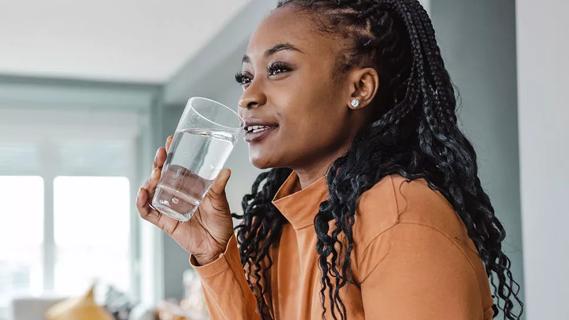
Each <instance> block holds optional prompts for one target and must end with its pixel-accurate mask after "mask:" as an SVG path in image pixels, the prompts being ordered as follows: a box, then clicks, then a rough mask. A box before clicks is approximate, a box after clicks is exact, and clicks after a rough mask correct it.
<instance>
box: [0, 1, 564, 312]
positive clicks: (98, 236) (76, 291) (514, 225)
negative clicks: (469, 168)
mask: <svg viewBox="0 0 569 320" xmlns="http://www.w3.org/2000/svg"><path fill="white" fill-rule="evenodd" d="M276 3H277V1H276V0H209V1H179V0H175V1H166V2H158V1H149V0H138V1H134V0H121V1H110V0H100V1H96V2H95V1H65V0H55V1H32V0H22V1H0V39H2V40H1V41H0V203H2V210H0V221H1V222H0V320H8V319H10V320H35V319H44V317H45V315H46V313H47V312H48V311H49V310H50V309H51V310H53V308H54V306H59V308H65V307H66V305H65V302H67V303H68V304H69V303H72V304H73V303H75V304H77V303H83V304H87V305H89V304H90V308H93V310H95V309H96V307H97V306H99V307H101V306H104V307H105V308H106V309H107V311H110V312H112V315H113V319H131V320H146V319H209V315H208V311H207V308H206V303H205V301H204V298H203V293H202V288H201V285H200V279H199V277H198V275H197V274H196V273H195V272H194V270H193V269H192V267H191V265H190V263H189V260H188V259H189V257H188V254H187V253H186V252H185V251H184V250H182V249H181V248H180V247H179V246H178V244H177V243H176V242H175V241H173V240H172V239H171V238H169V237H168V236H166V235H165V234H164V233H163V232H162V231H161V230H159V229H158V228H156V227H155V226H153V225H152V224H150V223H148V222H147V221H145V220H143V219H141V218H140V216H139V213H138V211H137V207H136V198H137V193H138V190H139V187H140V186H141V185H143V184H144V183H145V181H146V180H147V179H148V177H149V175H150V174H151V172H152V166H153V159H154V157H155V153H156V149H157V148H158V147H160V146H163V145H164V143H165V141H166V138H167V137H168V136H169V135H172V134H174V132H175V131H176V127H177V125H178V121H179V119H180V117H181V115H182V113H183V111H184V108H185V107H186V104H187V102H188V99H189V98H190V97H206V98H209V99H213V100H216V101H219V102H221V103H222V104H225V105H226V106H229V107H230V108H232V109H234V110H237V108H238V107H237V103H238V100H239V97H240V95H241V93H242V91H243V90H242V88H241V86H240V85H239V84H237V83H236V82H235V80H234V74H235V73H236V72H237V71H239V70H240V68H241V62H242V56H243V54H244V53H245V51H246V50H247V44H248V41H249V37H250V35H251V33H252V32H253V30H255V27H256V26H257V24H258V23H259V22H260V21H261V20H262V19H263V18H264V17H265V16H266V15H267V14H268V13H269V12H270V11H271V10H272V9H273V8H274V7H275V5H276ZM422 4H423V6H424V7H425V8H426V9H427V11H428V12H429V15H430V17H431V19H432V22H433V25H434V28H435V30H436V36H437V41H438V43H439V45H440V48H441V52H442V55H443V58H444V62H445V66H446V68H447V70H448V71H449V74H450V76H451V79H452V83H453V86H454V89H455V91H456V93H457V104H458V106H457V115H458V122H459V125H460V128H461V130H463V132H464V133H465V135H466V136H467V137H468V138H469V139H470V141H471V142H472V143H473V145H474V148H475V149H476V152H477V155H478V158H477V164H478V169H479V172H478V173H479V177H480V181H481V184H482V186H483V187H484V189H485V190H486V191H487V193H488V194H489V196H490V198H491V199H492V204H493V207H494V209H495V212H496V215H497V217H499V219H500V220H501V221H502V222H503V224H504V227H505V229H506V230H505V231H506V234H507V237H506V239H505V240H504V242H503V243H502V245H503V248H502V249H503V251H504V252H505V253H506V254H508V256H509V258H510V260H511V271H512V275H513V278H514V279H516V281H517V282H518V283H519V284H520V291H519V295H520V297H522V299H523V301H524V304H525V307H524V315H523V319H530V320H533V319H536V320H537V319H551V320H554V319H559V320H561V319H569V311H568V309H567V308H566V307H565V305H566V301H567V300H568V299H569V277H567V276H566V271H567V270H569V254H568V252H569V250H568V248H569V233H568V232H566V230H565V228H566V225H567V224H568V223H569V216H568V215H566V214H565V213H566V211H567V210H566V209H565V207H564V205H563V202H564V199H565V198H567V196H569V183H568V181H569V165H568V163H569V162H568V161H566V158H567V157H569V148H568V147H567V145H568V144H567V142H566V141H567V140H569V133H568V131H567V130H566V123H568V122H569V109H567V107H566V106H567V102H568V101H569V94H568V91H567V90H566V87H567V85H569V81H568V80H567V78H566V77H565V74H566V73H567V72H568V71H569V61H568V60H567V58H566V57H567V56H569V42H568V41H567V38H566V36H565V35H563V34H562V31H561V30H569V20H567V19H566V18H565V17H564V16H563V14H564V13H566V12H568V10H569V4H568V2H566V1H561V0H546V1H541V2H536V1H529V0H501V1H490V0H481V1H468V0H424V1H422ZM224 167H227V168H231V171H232V174H231V178H230V179H229V182H228V184H227V187H226V192H227V198H228V201H229V206H230V208H231V210H232V212H235V213H237V214H242V213H243V208H242V198H243V196H244V195H245V194H247V193H249V192H250V191H251V185H252V183H253V182H254V181H255V179H256V177H257V176H258V175H259V174H260V173H261V172H263V170H261V169H258V168H256V167H254V166H253V165H252V164H251V163H250V161H249V150H248V146H247V143H246V142H245V141H243V140H239V141H237V142H236V143H235V145H234V149H233V151H232V152H231V154H230V155H229V158H228V160H227V162H226V163H225V165H224ZM74 299H75V300H74ZM77 299H79V300H77ZM68 306H69V305H67V307H68ZM97 310H98V309H97ZM93 312H95V311H93ZM97 312H98V311H97ZM92 319H94V318H92ZM97 319H98V318H97ZM101 319H110V318H101ZM307 319H308V318H307ZM94 320H95V319H94Z"/></svg>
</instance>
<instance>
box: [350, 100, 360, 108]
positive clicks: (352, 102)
mask: <svg viewBox="0 0 569 320" xmlns="http://www.w3.org/2000/svg"><path fill="white" fill-rule="evenodd" d="M350 106H351V107H352V109H357V108H358V107H359V106H360V99H356V98H354V99H352V101H351V102H350Z"/></svg>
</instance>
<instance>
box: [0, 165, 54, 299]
mask: <svg viewBox="0 0 569 320" xmlns="http://www.w3.org/2000/svg"><path fill="white" fill-rule="evenodd" d="M43 196H44V182H43V179H42V178H41V177H37V176H35V177H34V176H0V203H2V209H1V210H0V221H2V223H0V305H4V306H5V305H7V304H8V302H9V299H10V298H11V297H12V296H13V295H18V294H25V293H38V292H40V291H41V289H42V282H43V281H42V268H41V265H42V243H43V213H44V211H43Z"/></svg>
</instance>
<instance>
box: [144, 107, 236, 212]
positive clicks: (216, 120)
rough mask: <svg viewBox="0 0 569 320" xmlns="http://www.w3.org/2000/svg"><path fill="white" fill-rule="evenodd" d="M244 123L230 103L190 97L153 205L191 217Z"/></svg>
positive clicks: (163, 168) (162, 210) (162, 209)
mask: <svg viewBox="0 0 569 320" xmlns="http://www.w3.org/2000/svg"><path fill="white" fill-rule="evenodd" d="M243 126H244V123H243V121H242V119H241V118H240V117H239V115H238V114H237V113H236V112H235V111H233V110H232V109H230V108H229V107H227V106H225V105H223V104H221V103H219V102H216V101H213V100H210V99H206V98H200V97H193V98H191V99H189V101H188V103H187V105H186V108H185V109H184V112H183V114H182V117H181V118H180V121H179V122H178V127H177V128H176V132H175V133H174V138H173V141H172V145H171V147H170V150H169V152H168V156H167V157H166V162H165V163H164V166H163V167H162V174H161V178H160V181H159V182H158V185H157V186H156V192H155V193H154V198H153V199H152V206H153V207H154V208H155V209H156V210H158V211H160V212H161V213H162V214H165V215H167V216H169V217H171V218H174V219H176V220H179V221H188V220H190V219H191V218H192V216H193V215H194V213H195V211H196V210H197V209H198V207H199V205H200V202H201V201H202V199H203V198H204V197H205V195H206V194H207V192H208V191H209V188H210V186H211V184H212V183H213V182H214V180H215V178H216V177H217V175H218V174H219V172H220V171H221V169H222V168H223V166H224V164H225V162H226V160H227V158H228V157H229V155H230V154H231V151H232V150H233V146H234V145H235V143H236V142H237V141H238V140H239V137H240V136H241V134H242V131H243Z"/></svg>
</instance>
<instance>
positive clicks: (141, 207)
mask: <svg viewBox="0 0 569 320" xmlns="http://www.w3.org/2000/svg"><path fill="white" fill-rule="evenodd" d="M148 199H150V197H149V196H148V190H146V189H145V188H144V187H141V188H140V189H138V196H137V198H136V208H137V209H138V213H139V214H140V217H141V218H142V219H144V220H146V221H148V222H150V223H152V224H154V225H156V224H157V223H158V221H159V219H160V217H159V216H160V213H158V211H156V210H154V209H153V208H152V207H151V206H150V204H149V203H148Z"/></svg>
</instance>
